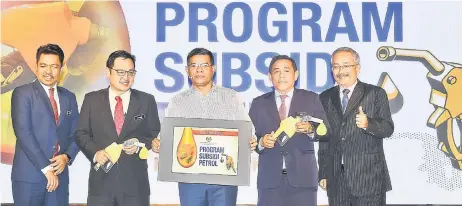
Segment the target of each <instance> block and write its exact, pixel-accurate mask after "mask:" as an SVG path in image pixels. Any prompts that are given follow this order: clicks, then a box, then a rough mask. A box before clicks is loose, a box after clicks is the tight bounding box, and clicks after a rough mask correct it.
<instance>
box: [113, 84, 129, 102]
mask: <svg viewBox="0 0 462 206" xmlns="http://www.w3.org/2000/svg"><path fill="white" fill-rule="evenodd" d="M130 94H131V89H128V90H127V91H126V92H124V93H123V94H121V95H117V94H116V92H115V91H114V89H112V87H111V86H109V99H110V100H114V99H115V97H116V96H120V98H121V99H125V98H127V97H129V96H130Z"/></svg>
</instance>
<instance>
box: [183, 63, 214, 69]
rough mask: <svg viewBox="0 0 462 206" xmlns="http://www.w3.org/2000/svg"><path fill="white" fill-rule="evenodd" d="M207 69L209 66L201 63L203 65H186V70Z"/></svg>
mask: <svg viewBox="0 0 462 206" xmlns="http://www.w3.org/2000/svg"><path fill="white" fill-rule="evenodd" d="M199 67H200V68H209V67H210V64H208V63H203V64H190V65H188V68H190V69H197V68H199Z"/></svg>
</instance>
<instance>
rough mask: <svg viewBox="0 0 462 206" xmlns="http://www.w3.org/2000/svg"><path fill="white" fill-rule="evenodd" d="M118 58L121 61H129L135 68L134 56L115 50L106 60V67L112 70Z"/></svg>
mask: <svg viewBox="0 0 462 206" xmlns="http://www.w3.org/2000/svg"><path fill="white" fill-rule="evenodd" d="M119 57H120V58H122V59H131V60H132V62H133V66H135V60H136V58H135V55H133V54H130V52H128V51H125V50H117V51H115V52H112V53H111V54H110V55H109V57H108V58H107V61H106V67H107V68H109V69H112V67H114V61H115V60H116V59H117V58H119Z"/></svg>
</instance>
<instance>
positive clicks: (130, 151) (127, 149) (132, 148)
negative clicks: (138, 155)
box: [122, 138, 139, 155]
mask: <svg viewBox="0 0 462 206" xmlns="http://www.w3.org/2000/svg"><path fill="white" fill-rule="evenodd" d="M127 141H135V142H139V141H138V139H136V138H131V139H129V140H127ZM122 150H123V151H124V152H125V153H126V154H128V155H132V154H135V152H136V150H138V147H137V146H135V145H131V146H128V147H125V146H124V147H123V148H122Z"/></svg>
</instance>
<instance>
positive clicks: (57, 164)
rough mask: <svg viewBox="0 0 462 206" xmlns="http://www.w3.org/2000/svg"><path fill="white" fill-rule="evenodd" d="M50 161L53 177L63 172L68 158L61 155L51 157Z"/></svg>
mask: <svg viewBox="0 0 462 206" xmlns="http://www.w3.org/2000/svg"><path fill="white" fill-rule="evenodd" d="M50 161H51V167H52V168H53V171H54V175H59V174H61V172H63V171H64V168H66V165H67V162H69V158H68V157H67V155H66V154H61V155H57V156H55V157H53V159H51V160H50Z"/></svg>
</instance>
